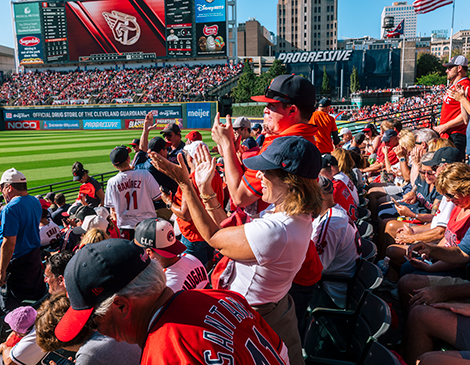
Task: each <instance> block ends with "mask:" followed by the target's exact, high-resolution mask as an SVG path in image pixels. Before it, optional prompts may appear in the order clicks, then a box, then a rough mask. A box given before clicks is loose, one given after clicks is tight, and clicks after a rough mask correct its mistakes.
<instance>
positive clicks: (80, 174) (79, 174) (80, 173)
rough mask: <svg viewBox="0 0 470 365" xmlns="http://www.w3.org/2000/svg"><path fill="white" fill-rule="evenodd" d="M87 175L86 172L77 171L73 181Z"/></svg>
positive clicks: (74, 173)
mask: <svg viewBox="0 0 470 365" xmlns="http://www.w3.org/2000/svg"><path fill="white" fill-rule="evenodd" d="M83 175H85V170H77V171H74V172H73V181H78V180H80V179H81V178H82V177H83Z"/></svg>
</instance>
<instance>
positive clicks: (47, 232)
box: [39, 219, 60, 246]
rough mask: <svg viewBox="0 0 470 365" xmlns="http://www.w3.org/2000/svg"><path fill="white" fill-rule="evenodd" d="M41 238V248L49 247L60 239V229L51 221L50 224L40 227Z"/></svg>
mask: <svg viewBox="0 0 470 365" xmlns="http://www.w3.org/2000/svg"><path fill="white" fill-rule="evenodd" d="M39 237H40V239H41V246H45V245H48V244H49V243H51V242H52V241H54V240H56V239H58V238H60V227H59V226H58V225H57V224H55V223H54V222H52V221H51V220H50V219H49V223H48V224H46V225H45V226H40V227H39Z"/></svg>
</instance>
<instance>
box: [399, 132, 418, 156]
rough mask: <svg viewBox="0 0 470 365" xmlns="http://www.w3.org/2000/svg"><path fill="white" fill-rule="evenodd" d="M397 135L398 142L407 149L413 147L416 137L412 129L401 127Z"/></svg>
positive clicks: (409, 149)
mask: <svg viewBox="0 0 470 365" xmlns="http://www.w3.org/2000/svg"><path fill="white" fill-rule="evenodd" d="M399 136H400V139H399V140H398V144H399V145H400V146H402V147H405V148H406V150H407V151H411V150H412V149H413V148H414V147H415V143H416V138H415V135H414V133H413V132H412V131H410V130H409V129H402V130H401V132H400V134H399Z"/></svg>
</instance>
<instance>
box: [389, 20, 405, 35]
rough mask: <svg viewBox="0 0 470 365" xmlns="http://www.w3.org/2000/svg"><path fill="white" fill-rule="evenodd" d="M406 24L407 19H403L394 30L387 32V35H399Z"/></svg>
mask: <svg viewBox="0 0 470 365" xmlns="http://www.w3.org/2000/svg"><path fill="white" fill-rule="evenodd" d="M404 25H405V19H403V20H402V21H401V22H400V23H399V24H398V25H397V27H396V28H395V29H394V30H391V31H390V32H388V33H387V37H388V38H391V37H397V36H400V35H402V34H403V26H404Z"/></svg>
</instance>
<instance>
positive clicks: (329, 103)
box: [318, 98, 331, 107]
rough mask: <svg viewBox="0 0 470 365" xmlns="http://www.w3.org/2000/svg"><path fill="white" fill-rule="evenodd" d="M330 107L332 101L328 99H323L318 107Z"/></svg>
mask: <svg viewBox="0 0 470 365" xmlns="http://www.w3.org/2000/svg"><path fill="white" fill-rule="evenodd" d="M330 105H331V100H330V99H328V98H323V99H321V100H320V102H319V103H318V106H321V107H327V106H330Z"/></svg>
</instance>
